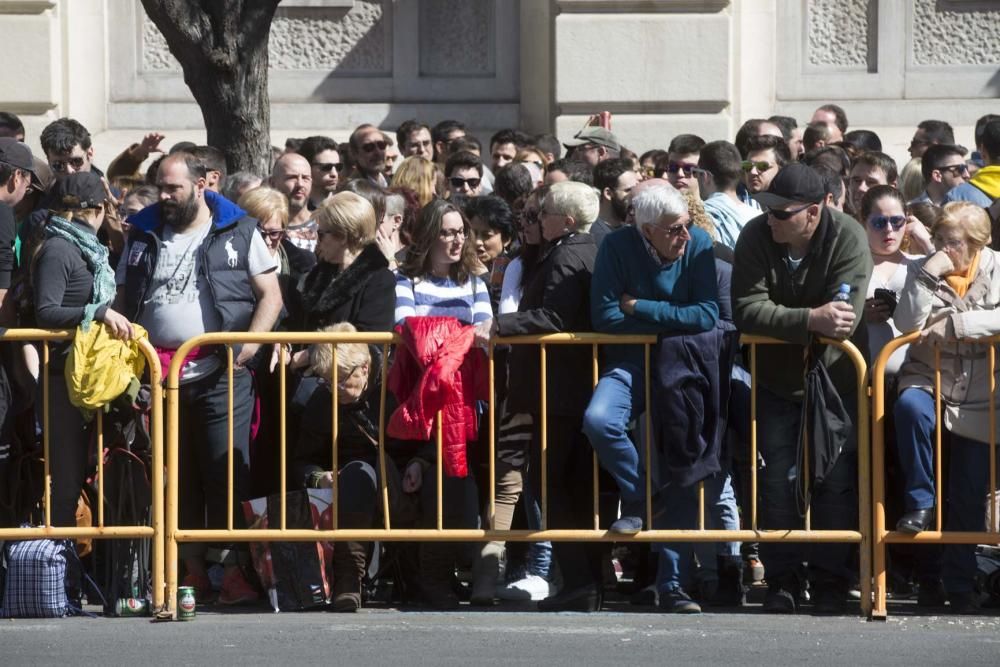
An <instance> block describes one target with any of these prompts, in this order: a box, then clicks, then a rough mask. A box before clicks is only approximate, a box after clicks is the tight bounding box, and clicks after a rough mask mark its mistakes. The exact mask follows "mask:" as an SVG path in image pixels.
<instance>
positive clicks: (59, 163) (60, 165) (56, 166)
mask: <svg viewBox="0 0 1000 667" xmlns="http://www.w3.org/2000/svg"><path fill="white" fill-rule="evenodd" d="M85 162H86V159H85V158H82V157H71V158H69V159H68V160H56V161H55V162H49V166H50V167H52V171H66V168H67V167H73V168H74V169H83V165H84V163H85Z"/></svg>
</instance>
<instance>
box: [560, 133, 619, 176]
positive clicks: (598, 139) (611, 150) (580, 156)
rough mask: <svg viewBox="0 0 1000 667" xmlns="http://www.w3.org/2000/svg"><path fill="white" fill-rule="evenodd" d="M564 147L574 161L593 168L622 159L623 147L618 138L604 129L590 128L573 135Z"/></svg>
mask: <svg viewBox="0 0 1000 667" xmlns="http://www.w3.org/2000/svg"><path fill="white" fill-rule="evenodd" d="M563 146H565V147H566V150H568V151H570V156H569V157H572V158H573V159H574V160H579V161H581V162H586V163H587V164H589V165H590V166H591V167H596V166H597V163H599V162H603V161H604V160H610V159H611V158H616V157H620V156H621V153H622V146H621V144H620V143H618V137H616V136H615V135H614V133H612V132H611V130H606V129H604V128H603V127H595V126H588V127H585V128H583V129H582V130H580V131H579V132H577V133H576V134H574V135H573V138H572V139H570V140H569V141H567V142H565V143H564V144H563Z"/></svg>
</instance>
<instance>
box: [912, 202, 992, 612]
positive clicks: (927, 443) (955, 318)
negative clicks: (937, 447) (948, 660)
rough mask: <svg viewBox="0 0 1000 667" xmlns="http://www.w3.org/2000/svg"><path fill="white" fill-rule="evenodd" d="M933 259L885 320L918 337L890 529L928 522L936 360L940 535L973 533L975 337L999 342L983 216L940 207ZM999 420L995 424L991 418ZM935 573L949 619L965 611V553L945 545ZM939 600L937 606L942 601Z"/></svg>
mask: <svg viewBox="0 0 1000 667" xmlns="http://www.w3.org/2000/svg"><path fill="white" fill-rule="evenodd" d="M931 236H932V238H933V240H934V245H935V247H936V248H937V252H936V253H934V254H933V255H931V256H930V257H929V258H928V259H926V260H924V261H922V262H919V261H918V262H914V263H913V264H911V265H910V267H909V271H908V274H907V278H906V284H905V286H904V288H903V292H902V294H901V295H900V300H899V305H898V306H897V307H896V312H895V314H894V319H895V322H896V326H897V327H899V329H900V330H901V331H906V332H912V331H918V330H919V331H921V339H920V342H919V343H916V344H914V345H911V346H910V350H909V353H908V356H907V359H906V361H905V362H904V363H903V366H902V368H901V369H900V372H899V391H900V394H899V400H898V401H897V402H896V407H895V417H896V441H897V447H898V451H899V462H900V467H901V472H902V474H903V478H904V480H905V497H904V503H905V508H906V514H904V515H903V517H902V518H901V519H900V520H899V523H897V524H896V529H897V530H899V531H903V532H908V533H919V532H921V531H923V530H927V529H928V527H929V526H930V523H931V519H932V517H933V515H934V503H935V494H934V479H935V477H934V445H933V442H934V429H935V410H934V368H935V360H934V357H935V348H937V349H938V350H939V351H940V359H941V365H940V368H941V401H942V419H943V427H944V428H945V429H946V430H948V431H949V432H950V436H951V437H950V443H951V444H950V449H949V454H950V467H949V471H948V474H947V476H946V479H947V483H948V488H947V489H945V490H944V496H945V497H946V498H948V507H947V516H946V517H945V525H944V529H945V530H947V531H981V530H983V529H984V527H985V502H984V500H985V498H986V493H987V487H988V485H989V474H990V472H989V470H990V465H989V461H990V458H989V445H988V444H986V443H988V442H989V441H990V432H989V431H990V414H989V392H990V384H991V383H990V378H989V372H990V371H989V356H988V355H989V350H990V345H988V344H984V343H980V342H976V339H978V338H983V337H986V336H995V335H997V334H1000V253H997V252H994V251H993V250H991V249H990V248H989V247H987V245H988V244H989V242H990V221H989V218H988V217H987V215H986V212H985V210H984V209H982V208H980V207H978V206H976V205H974V204H972V203H969V202H953V203H950V204H948V205H946V206H945V207H944V210H943V211H942V213H941V215H940V216H939V217H938V219H937V220H936V221H935V222H934V225H933V227H932V228H931ZM998 421H1000V420H998ZM942 556H943V561H942V567H941V575H942V580H943V583H944V588H945V591H946V592H947V597H948V601H949V603H950V605H951V611H952V613H974V612H975V611H976V609H977V604H976V597H975V594H974V592H973V584H974V577H975V574H976V556H975V547H974V546H973V545H954V544H950V545H947V546H945V547H944V551H943V554H942ZM942 602H943V600H942Z"/></svg>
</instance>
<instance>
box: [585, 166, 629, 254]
mask: <svg viewBox="0 0 1000 667" xmlns="http://www.w3.org/2000/svg"><path fill="white" fill-rule="evenodd" d="M638 183H639V175H638V174H636V173H635V170H634V169H633V168H632V163H631V162H630V161H629V160H623V159H622V158H613V159H611V160H605V161H604V162H599V163H598V164H597V166H596V167H594V187H595V188H597V191H598V192H599V193H600V201H601V212H600V214H599V216H598V218H597V221H596V222H594V224H593V225H591V226H590V235H591V236H592V237H594V243H595V244H596V245H597V247H598V248H600V247H601V241H603V240H604V237H605V236H607V235H608V233H609V232H612V231H614V230H616V229H618V228H619V227H621V226H622V225H624V224H625V217H626V216H627V215H628V195H629V193H630V192H632V188H634V187H635V186H636V185H637V184H638Z"/></svg>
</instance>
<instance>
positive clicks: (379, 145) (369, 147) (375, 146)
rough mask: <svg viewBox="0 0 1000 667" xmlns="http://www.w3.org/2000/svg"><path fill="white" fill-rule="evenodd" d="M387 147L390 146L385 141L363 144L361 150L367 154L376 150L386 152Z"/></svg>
mask: <svg viewBox="0 0 1000 667" xmlns="http://www.w3.org/2000/svg"><path fill="white" fill-rule="evenodd" d="M386 146H388V144H387V143H385V142H384V141H369V142H368V143H367V144H361V150H363V151H364V152H366V153H374V152H375V151H376V150H380V151H384V150H385V147H386Z"/></svg>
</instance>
